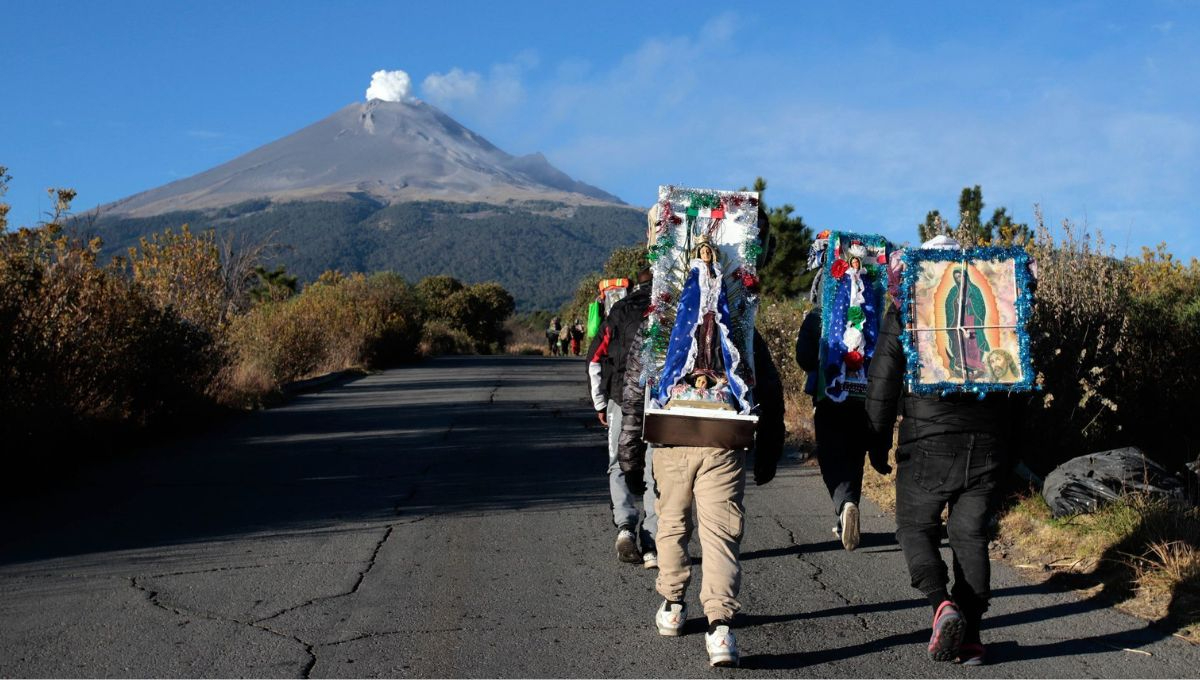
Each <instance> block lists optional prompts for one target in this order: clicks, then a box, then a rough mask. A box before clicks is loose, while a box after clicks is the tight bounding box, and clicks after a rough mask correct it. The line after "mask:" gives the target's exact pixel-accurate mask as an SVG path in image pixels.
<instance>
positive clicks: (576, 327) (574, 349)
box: [571, 319, 587, 356]
mask: <svg viewBox="0 0 1200 680" xmlns="http://www.w3.org/2000/svg"><path fill="white" fill-rule="evenodd" d="M586 332H587V331H586V330H585V329H584V327H583V323H582V322H581V321H580V320H579V319H575V323H573V324H571V356H579V351H580V345H581V344H582V343H583V335H584V333H586Z"/></svg>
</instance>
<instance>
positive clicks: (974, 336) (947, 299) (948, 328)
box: [900, 247, 1034, 397]
mask: <svg viewBox="0 0 1200 680" xmlns="http://www.w3.org/2000/svg"><path fill="white" fill-rule="evenodd" d="M903 262H904V273H903V275H902V277H901V281H900V311H901V315H902V316H901V318H902V320H903V323H904V333H903V334H902V340H903V344H904V352H905V354H906V355H907V358H908V375H907V383H908V387H909V389H910V390H911V391H912V392H915V393H918V394H934V393H941V394H949V393H955V392H971V393H976V394H979V395H980V396H981V397H982V396H983V394H984V393H987V392H995V391H1006V392H1021V391H1029V390H1032V389H1034V370H1033V364H1032V360H1031V359H1030V353H1029V329H1028V324H1029V316H1030V307H1031V304H1032V292H1031V290H1030V276H1031V274H1030V271H1029V255H1028V254H1027V253H1026V252H1025V251H1024V249H1022V248H998V247H981V248H969V249H967V250H954V249H950V250H946V249H917V250H909V251H907V252H905V254H904V256H903Z"/></svg>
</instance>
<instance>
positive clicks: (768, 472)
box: [754, 458, 775, 486]
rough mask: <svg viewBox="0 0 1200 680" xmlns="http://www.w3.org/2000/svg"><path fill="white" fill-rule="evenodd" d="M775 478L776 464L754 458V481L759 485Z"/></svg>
mask: <svg viewBox="0 0 1200 680" xmlns="http://www.w3.org/2000/svg"><path fill="white" fill-rule="evenodd" d="M772 479H775V466H774V465H770V464H768V463H767V462H766V461H762V460H758V459H757V458H756V459H755V460H754V483H755V485H757V486H762V485H763V484H766V483H767V482H769V481H771V480H772Z"/></svg>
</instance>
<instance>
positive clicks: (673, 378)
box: [641, 186, 763, 449]
mask: <svg viewBox="0 0 1200 680" xmlns="http://www.w3.org/2000/svg"><path fill="white" fill-rule="evenodd" d="M651 239H652V243H651V247H650V255H649V258H650V260H651V263H652V264H651V266H652V268H653V270H654V285H653V288H652V293H651V301H650V308H649V315H648V316H649V326H648V327H647V331H646V340H645V342H644V344H643V346H642V348H641V351H642V353H643V354H642V360H643V361H642V366H643V374H642V380H643V381H644V382H645V385H646V417H645V425H644V431H643V438H644V439H645V440H646V441H647V442H648V443H650V444H655V445H659V446H715V447H720V448H729V449H744V448H749V447H751V446H753V444H754V426H755V424H756V423H757V422H758V416H756V415H754V413H753V411H754V406H755V402H754V383H755V380H754V354H753V352H754V316H755V312H756V311H757V309H758V295H757V293H756V291H757V289H758V276H757V271H756V263H757V260H758V257H759V256H760V255H761V254H762V249H763V246H762V243H761V242H760V240H759V233H758V194H757V193H754V192H746V191H712V190H705V189H682V188H678V187H672V186H664V187H659V190H658V218H657V220H656V221H655V226H654V229H653V231H652V232H651Z"/></svg>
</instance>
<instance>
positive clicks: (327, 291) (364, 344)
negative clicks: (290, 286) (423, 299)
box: [229, 272, 424, 396]
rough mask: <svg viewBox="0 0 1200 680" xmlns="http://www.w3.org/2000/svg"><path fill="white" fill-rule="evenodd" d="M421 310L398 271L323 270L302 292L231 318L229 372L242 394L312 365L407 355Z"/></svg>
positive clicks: (379, 362)
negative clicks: (350, 272) (370, 272)
mask: <svg viewBox="0 0 1200 680" xmlns="http://www.w3.org/2000/svg"><path fill="white" fill-rule="evenodd" d="M423 316H424V314H423V311H422V308H421V305H420V303H419V301H418V298H417V296H416V294H415V293H414V291H413V290H412V288H411V287H410V286H409V285H408V284H407V283H405V282H404V280H403V279H402V278H400V277H399V276H398V275H396V274H390V273H380V274H374V275H372V276H370V277H367V276H365V275H363V274H352V275H349V276H346V275H343V274H340V273H337V272H326V273H325V274H323V275H322V276H321V278H320V279H318V281H317V282H315V283H313V284H312V285H310V286H308V287H307V288H305V289H304V291H303V292H302V293H301V294H300V295H297V296H295V297H293V298H291V299H287V300H283V301H271V302H267V303H264V304H260V305H259V306H257V307H255V308H253V309H252V310H250V312H249V313H247V314H245V315H244V316H241V317H238V318H236V319H235V320H234V323H233V326H232V328H231V341H232V345H233V348H234V351H235V359H234V364H233V365H232V366H231V367H230V371H229V376H230V379H231V380H232V381H234V383H235V391H236V393H237V394H238V395H239V396H245V395H247V394H253V392H254V391H255V390H259V389H261V386H263V385H268V386H270V388H271V389H275V388H278V387H279V386H281V385H283V384H284V383H287V382H291V381H294V380H299V379H301V378H304V377H307V376H310V375H312V374H314V373H318V372H328V371H337V370H342V369H346V368H351V367H355V366H364V367H368V368H376V367H381V366H388V365H392V364H395V363H399V362H402V361H409V360H412V359H414V358H416V356H417V355H418V343H419V342H420V340H421V326H422V321H423Z"/></svg>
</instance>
